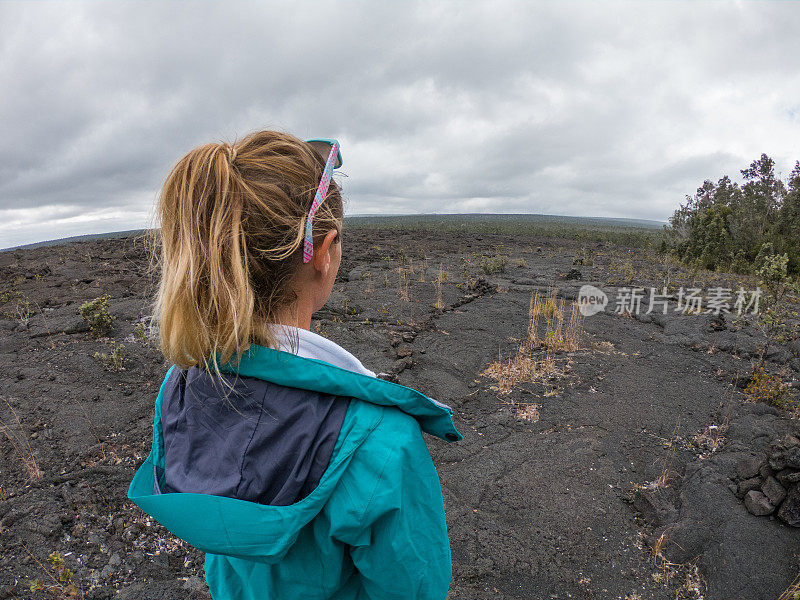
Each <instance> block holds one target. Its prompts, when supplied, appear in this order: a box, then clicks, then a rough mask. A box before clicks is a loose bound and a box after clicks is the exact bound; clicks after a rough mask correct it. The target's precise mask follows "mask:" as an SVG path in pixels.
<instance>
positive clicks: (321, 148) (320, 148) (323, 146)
mask: <svg viewBox="0 0 800 600" xmlns="http://www.w3.org/2000/svg"><path fill="white" fill-rule="evenodd" d="M306 143H307V144H309V145H310V146H311V147H312V148H314V150H315V151H316V152H317V154H319V155H320V156H321V157H322V160H323V161H327V160H328V155H329V154H330V153H331V146H332V145H333V144H331V143H330V142H323V141H322V140H312V141H310V142H306ZM340 166H342V161H341V153H337V155H336V161H335V162H334V163H333V168H334V169H338V168H339V167H340Z"/></svg>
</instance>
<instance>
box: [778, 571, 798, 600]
mask: <svg viewBox="0 0 800 600" xmlns="http://www.w3.org/2000/svg"><path fill="white" fill-rule="evenodd" d="M778 600H800V575H798V576H797V577H795V579H794V581H793V582H792V584H791V585H790V586H789V587H788V588H786V590H785V591H784V592H783V593H782V594H781V595H780V597H779V598H778Z"/></svg>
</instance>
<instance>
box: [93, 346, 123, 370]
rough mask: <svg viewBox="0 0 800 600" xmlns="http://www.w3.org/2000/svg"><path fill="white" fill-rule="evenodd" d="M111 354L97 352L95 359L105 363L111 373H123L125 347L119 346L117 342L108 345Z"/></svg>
mask: <svg viewBox="0 0 800 600" xmlns="http://www.w3.org/2000/svg"><path fill="white" fill-rule="evenodd" d="M108 348H109V352H95V353H94V357H95V358H96V359H97V360H99V361H100V362H101V363H103V366H104V367H105V368H106V369H107V370H109V371H122V364H123V361H124V359H125V346H123V345H122V344H120V345H117V343H116V342H115V341H113V340H112V341H111V342H109V344H108Z"/></svg>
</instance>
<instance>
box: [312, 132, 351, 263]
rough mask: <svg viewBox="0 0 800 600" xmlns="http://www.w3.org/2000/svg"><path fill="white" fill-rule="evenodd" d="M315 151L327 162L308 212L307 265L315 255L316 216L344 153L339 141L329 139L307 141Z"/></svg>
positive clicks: (340, 164)
mask: <svg viewBox="0 0 800 600" xmlns="http://www.w3.org/2000/svg"><path fill="white" fill-rule="evenodd" d="M305 142H306V143H307V144H309V145H310V146H311V147H312V148H313V149H314V151H316V152H317V153H318V154H319V155H320V156H321V157H322V158H324V159H326V160H325V170H324V171H323V172H322V179H320V181H319V187H318V188H317V193H316V194H315V195H314V202H312V203H311V209H310V210H309V211H308V217H306V234H305V238H304V239H303V262H304V263H307V262H308V261H310V260H311V257H312V256H313V255H314V238H313V235H312V234H313V230H314V225H313V222H314V214H316V212H317V209H318V208H319V205H320V204H322V201H323V200H325V196H326V195H327V193H328V186H329V185H330V183H331V175H332V174H333V170H334V169H338V168H339V167H341V166H342V153H341V152H339V142H338V140H328V139H313V140H305Z"/></svg>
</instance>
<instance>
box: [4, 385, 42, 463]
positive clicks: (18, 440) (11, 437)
mask: <svg viewBox="0 0 800 600" xmlns="http://www.w3.org/2000/svg"><path fill="white" fill-rule="evenodd" d="M3 402H4V403H5V405H6V406H7V407H8V408H9V410H10V411H11V414H12V415H14V420H15V421H16V427H15V429H17V430H18V432H17V431H12V428H11V427H9V426H8V425H7V424H6V422H5V421H3V420H2V419H0V431H2V432H3V435H5V436H6V438H8V441H9V442H10V443H11V447H12V448H14V450H16V451H17V454H19V456H20V459H22V463H23V464H24V465H25V470H26V471H27V472H28V477H30V478H31V479H39V478H41V476H42V470H41V469H40V468H39V465H38V464H37V463H36V458H35V457H34V455H33V449H32V448H31V444H30V440H29V438H28V435H27V434H26V433H25V429H23V427H22V422H21V421H20V420H19V417H18V416H17V412H16V411H15V410H14V407H12V406H11V404H10V403H9V402H8V400H6V399H5V398H3Z"/></svg>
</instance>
